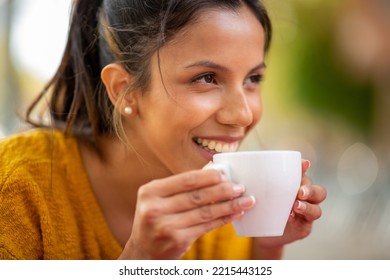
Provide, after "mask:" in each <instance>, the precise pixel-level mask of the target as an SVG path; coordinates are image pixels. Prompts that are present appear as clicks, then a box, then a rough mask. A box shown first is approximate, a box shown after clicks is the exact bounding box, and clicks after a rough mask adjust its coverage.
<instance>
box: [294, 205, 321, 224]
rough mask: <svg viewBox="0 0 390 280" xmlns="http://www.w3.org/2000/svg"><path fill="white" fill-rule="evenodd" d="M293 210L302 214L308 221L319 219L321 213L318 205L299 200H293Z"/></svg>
mask: <svg viewBox="0 0 390 280" xmlns="http://www.w3.org/2000/svg"><path fill="white" fill-rule="evenodd" d="M293 210H294V212H296V213H297V214H300V215H303V216H304V217H305V219H306V220H307V221H309V222H311V221H314V220H317V219H319V218H320V217H321V215H322V210H321V207H320V206H318V205H316V204H311V203H307V202H305V201H301V200H297V201H295V203H294V206H293Z"/></svg>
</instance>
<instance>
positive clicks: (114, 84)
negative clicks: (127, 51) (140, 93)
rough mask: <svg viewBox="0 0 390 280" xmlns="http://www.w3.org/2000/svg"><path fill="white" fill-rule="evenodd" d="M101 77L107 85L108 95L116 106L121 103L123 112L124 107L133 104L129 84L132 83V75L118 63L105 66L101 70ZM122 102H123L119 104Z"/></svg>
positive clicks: (120, 108)
mask: <svg viewBox="0 0 390 280" xmlns="http://www.w3.org/2000/svg"><path fill="white" fill-rule="evenodd" d="M101 79H102V81H103V84H104V86H105V87H106V90H107V94H108V97H109V98H110V100H111V102H112V103H113V104H114V106H117V105H120V107H119V108H118V109H119V110H121V112H123V108H124V107H126V106H128V105H132V104H131V103H132V100H133V101H134V99H132V98H131V96H130V92H128V89H129V86H130V85H131V83H132V76H131V75H130V74H129V73H128V72H127V71H126V70H125V69H124V68H123V67H122V66H121V65H120V64H117V63H112V64H109V65H107V66H105V67H104V68H103V70H102V72H101ZM118 102H121V104H118Z"/></svg>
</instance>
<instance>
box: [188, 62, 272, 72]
mask: <svg viewBox="0 0 390 280" xmlns="http://www.w3.org/2000/svg"><path fill="white" fill-rule="evenodd" d="M195 67H207V68H212V69H217V70H222V71H228V70H229V69H228V68H227V67H225V66H223V65H219V64H217V63H214V62H212V61H209V60H201V61H197V62H195V63H192V64H190V65H187V66H186V67H184V68H185V69H190V68H195ZM264 68H266V65H265V63H264V62H261V63H260V64H259V65H256V66H255V67H253V68H252V69H251V70H250V72H253V71H256V70H260V69H264Z"/></svg>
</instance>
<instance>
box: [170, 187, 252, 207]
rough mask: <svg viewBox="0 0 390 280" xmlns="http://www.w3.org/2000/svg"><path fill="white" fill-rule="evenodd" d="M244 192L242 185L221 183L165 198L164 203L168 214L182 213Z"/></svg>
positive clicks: (229, 198)
mask: <svg viewBox="0 0 390 280" xmlns="http://www.w3.org/2000/svg"><path fill="white" fill-rule="evenodd" d="M244 191H245V187H244V186H243V185H241V184H234V183H231V182H222V183H219V184H218V185H215V186H212V187H205V188H199V189H195V190H192V191H189V192H185V193H180V194H178V195H174V196H171V197H169V198H166V199H167V200H166V203H167V205H169V206H168V207H167V211H168V212H170V213H176V212H182V211H187V210H190V209H193V208H199V207H201V206H205V205H207V204H213V203H215V202H222V201H227V200H231V199H233V198H236V197H239V196H241V195H242V194H243V193H244Z"/></svg>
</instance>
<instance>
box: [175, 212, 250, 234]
mask: <svg viewBox="0 0 390 280" xmlns="http://www.w3.org/2000/svg"><path fill="white" fill-rule="evenodd" d="M242 215H243V213H239V214H236V215H229V216H225V217H220V218H218V219H216V220H212V221H209V222H207V223H202V224H198V225H194V226H192V227H189V228H185V229H182V230H181V231H182V232H185V233H184V234H183V235H185V236H188V235H190V236H192V238H193V239H194V240H196V239H198V238H199V237H200V236H203V235H204V234H206V233H208V232H210V231H212V230H214V229H217V228H220V227H222V226H224V225H226V224H230V223H231V222H233V221H235V220H237V219H239V218H240V217H241V216H242Z"/></svg>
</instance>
